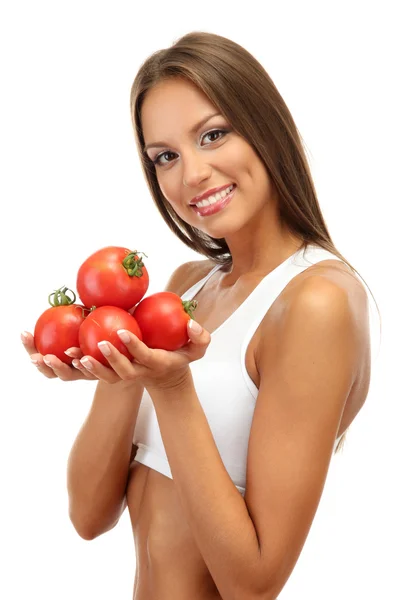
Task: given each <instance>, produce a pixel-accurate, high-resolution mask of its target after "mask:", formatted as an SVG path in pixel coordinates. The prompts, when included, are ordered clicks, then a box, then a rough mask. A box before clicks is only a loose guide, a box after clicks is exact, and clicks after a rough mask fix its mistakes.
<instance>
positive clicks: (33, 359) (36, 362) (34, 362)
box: [31, 358, 39, 367]
mask: <svg viewBox="0 0 400 600" xmlns="http://www.w3.org/2000/svg"><path fill="white" fill-rule="evenodd" d="M38 362H39V361H37V360H36V359H35V358H31V363H32V364H33V365H35V367H37V366H38Z"/></svg>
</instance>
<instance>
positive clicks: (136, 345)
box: [117, 329, 167, 369]
mask: <svg viewBox="0 0 400 600" xmlns="http://www.w3.org/2000/svg"><path fill="white" fill-rule="evenodd" d="M117 334H118V337H119V339H120V340H121V342H123V343H124V344H125V346H126V347H127V349H128V351H129V353H130V354H131V355H132V360H135V362H136V363H138V364H139V365H143V366H145V367H148V368H149V369H151V368H154V367H157V366H159V361H158V360H156V359H155V356H154V355H155V352H154V349H153V348H149V347H148V346H146V344H144V343H143V342H142V341H141V340H140V339H139V338H138V337H137V336H136V335H134V334H133V333H132V332H131V331H127V330H126V329H118V331H117ZM166 354H167V353H166Z"/></svg>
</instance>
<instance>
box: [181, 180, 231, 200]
mask: <svg viewBox="0 0 400 600" xmlns="http://www.w3.org/2000/svg"><path fill="white" fill-rule="evenodd" d="M231 185H233V186H234V187H235V184H234V183H228V184H227V185H222V186H220V187H216V188H212V189H211V190H208V191H207V192H204V194H199V195H198V196H195V197H194V198H193V200H191V201H190V203H189V204H190V206H193V205H195V204H197V203H198V202H201V201H202V200H206V199H207V198H209V197H210V196H215V194H217V193H218V192H222V191H223V190H226V189H227V188H228V187H230V186H231Z"/></svg>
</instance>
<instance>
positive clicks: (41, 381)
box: [0, 0, 400, 600]
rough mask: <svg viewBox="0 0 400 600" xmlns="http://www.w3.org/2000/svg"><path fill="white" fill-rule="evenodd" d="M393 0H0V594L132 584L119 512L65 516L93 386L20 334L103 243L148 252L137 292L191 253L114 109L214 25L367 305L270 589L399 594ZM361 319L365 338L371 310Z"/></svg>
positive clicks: (126, 593)
mask: <svg viewBox="0 0 400 600" xmlns="http://www.w3.org/2000/svg"><path fill="white" fill-rule="evenodd" d="M396 4H397V3H396V2H394V1H393V2H388V1H386V2H385V1H380V2H377V1H375V2H361V1H360V2H355V1H353V2H351V1H350V2H349V1H341V2H337V1H336V2H331V3H328V2H310V1H308V2H306V1H303V2H297V1H295V0H293V2H288V1H280V2H279V3H278V2H268V1H266V2H263V3H260V4H259V3H258V1H257V2H255V1H249V0H248V1H247V2H245V3H239V4H238V5H237V6H236V5H235V6H234V5H233V3H231V2H228V1H227V0H224V1H223V2H219V3H218V2H215V1H213V2H209V1H203V2H201V3H190V2H187V0H185V1H184V2H182V1H175V2H159V1H157V2H155V1H154V0H152V1H151V2H149V3H134V2H133V1H131V2H127V1H126V2H123V1H118V0H114V1H113V2H100V1H96V2H95V1H85V0H79V2H78V1H76V0H70V1H69V2H68V3H66V2H59V1H54V0H52V1H51V2H50V1H47V2H45V1H43V0H37V1H36V2H28V1H25V2H22V1H18V0H14V1H13V2H7V3H4V4H3V5H2V8H1V12H0V54H1V59H2V60H1V97H0V102H1V111H0V130H1V134H0V145H1V146H0V153H1V154H0V165H1V167H0V168H1V177H0V186H1V189H0V192H1V195H0V197H1V207H2V212H1V234H2V235H1V239H0V243H1V269H2V285H1V304H2V325H3V328H2V347H1V372H2V387H1V392H0V394H1V405H0V406H1V415H0V427H1V430H0V440H1V451H0V460H1V465H0V467H1V469H0V472H1V488H2V494H1V511H0V515H1V521H2V522H1V534H0V540H1V541H0V543H1V552H2V555H3V560H2V564H1V571H2V576H1V579H0V597H1V598H4V599H7V600H14V599H18V600H20V599H22V598H26V597H34V598H40V599H41V600H50V599H51V600H54V599H55V598H57V600H64V599H65V600H66V599H70V598H75V599H76V600H83V599H85V600H86V599H87V598H90V599H92V598H93V599H94V598H96V600H102V599H107V600H109V599H110V598H113V599H114V598H115V599H118V600H119V599H120V600H125V599H126V600H127V599H129V598H131V597H132V589H133V580H134V573H135V551H134V544H133V539H132V534H131V529H130V523H129V518H128V513H127V512H125V513H124V515H123V516H122V518H121V520H120V522H119V524H118V526H117V527H116V528H115V529H114V530H112V531H111V532H109V533H107V534H105V535H103V536H101V537H100V538H97V539H95V540H93V541H91V542H88V541H84V540H82V539H81V538H79V536H78V535H77V534H76V532H75V530H74V529H73V526H72V524H71V523H70V521H69V518H68V506H67V493H66V462H67V458H68V454H69V450H70V447H71V445H72V443H73V440H74V438H75V436H76V434H77V432H78V429H79V427H80V426H81V424H82V422H83V420H84V418H85V416H86V414H87V412H88V410H89V406H90V403H91V400H92V394H93V389H94V385H95V384H94V383H93V382H71V383H63V382H61V381H59V380H51V381H50V380H47V379H45V378H44V377H43V376H42V375H41V374H40V373H39V372H38V371H37V370H36V369H35V367H33V366H32V365H31V364H30V361H29V357H28V356H27V355H26V353H25V351H24V350H23V347H22V344H21V343H20V338H19V335H20V332H21V331H22V330H24V329H27V330H29V331H33V328H34V324H35V321H36V319H37V318H38V317H39V315H40V314H41V313H42V312H43V311H44V310H45V309H46V308H47V296H48V294H49V293H51V291H53V290H54V289H55V288H56V287H60V286H61V285H63V284H65V285H67V286H69V287H73V288H75V277H76V272H77V269H78V267H79V265H80V264H81V262H82V261H83V260H84V259H85V258H86V257H87V256H88V255H89V254H91V253H92V252H94V251H95V250H97V249H99V248H101V247H103V246H106V245H120V246H126V247H128V248H132V249H137V250H140V251H143V252H145V253H146V254H147V255H148V260H147V263H146V265H147V267H148V270H149V273H150V277H151V283H150V288H149V291H148V293H153V292H155V291H160V290H161V289H163V287H164V285H165V283H166V281H167V279H168V277H169V275H170V273H171V272H172V270H173V269H174V268H175V267H176V266H178V264H180V263H182V262H185V261H187V260H192V259H199V258H202V257H201V256H200V255H197V254H195V253H194V252H192V251H190V250H189V249H187V248H186V246H184V245H183V244H182V243H181V242H180V241H179V240H177V239H175V238H174V236H173V234H172V233H171V232H170V231H169V229H168V228H167V226H166V225H165V224H164V222H163V220H162V219H161V217H160V216H159V214H158V212H157V211H156V209H155V207H154V206H153V202H152V199H151V197H150V194H149V192H148V190H147V188H146V185H145V183H144V179H143V176H142V173H141V170H140V166H139V160H138V157H137V155H136V148H135V145H134V138H133V132H132V126H131V121H130V114H129V93H130V87H131V84H132V81H133V78H134V76H135V74H136V71H137V69H138V68H139V66H140V65H141V63H142V62H143V61H144V60H145V59H146V58H147V56H148V55H149V54H150V53H152V52H154V51H155V50H158V49H160V48H164V47H167V46H169V45H171V44H172V43H173V42H174V41H175V40H176V39H177V38H178V37H179V36H181V35H183V34H185V33H187V32H189V31H192V30H203V31H209V32H212V33H217V34H220V35H224V36H226V37H230V38H231V39H233V40H234V41H236V42H238V43H239V44H241V45H242V46H244V47H245V48H247V49H248V50H249V51H250V52H252V53H253V54H254V55H255V57H256V58H257V59H258V60H259V61H260V62H261V63H262V64H263V66H264V67H265V68H266V70H267V71H268V72H269V74H270V75H271V77H272V79H273V81H274V82H275V84H276V85H277V87H278V89H279V91H280V92H281V94H282V96H283V98H284V99H285V101H286V103H287V104H288V106H289V109H290V110H291V112H292V114H293V117H294V119H295V121H296V123H297V125H298V127H299V130H300V132H301V134H302V136H303V138H304V140H305V142H306V145H307V151H308V153H309V157H310V163H311V168H312V173H313V176H314V180H315V185H316V188H317V192H318V196H319V201H320V204H321V208H322V211H323V214H324V217H325V219H326V222H327V224H328V228H329V230H330V233H331V235H332V238H333V240H334V242H335V244H336V245H337V247H338V249H339V250H340V251H341V252H342V254H343V255H344V256H345V257H346V258H348V260H350V262H351V263H352V264H353V265H354V266H355V267H356V268H357V269H358V271H359V272H360V273H361V275H362V276H363V277H364V279H365V280H366V281H367V283H368V285H369V286H370V288H371V290H372V292H373V294H374V296H375V298H376V300H377V302H378V305H379V308H380V311H381V315H382V326H383V331H382V344H381V347H380V349H379V347H378V346H379V339H378V341H377V343H375V342H374V343H375V345H374V348H375V350H374V363H373V373H372V381H371V387H370V393H369V397H368V400H367V403H366V405H365V406H364V408H363V409H362V411H361V413H360V415H359V416H358V418H357V419H356V421H355V423H354V424H353V426H352V427H351V430H350V432H349V434H348V441H347V444H346V446H345V450H344V452H343V453H342V454H341V455H340V456H336V457H335V458H334V460H333V463H332V468H331V472H330V475H329V478H328V481H327V484H326V488H325V492H324V496H323V499H322V501H321V505H320V509H319V511H318V514H317V517H316V519H315V521H314V526H313V528H312V531H311V533H310V536H309V539H308V541H307V543H306V546H305V548H304V553H303V555H302V556H301V558H300V560H299V562H298V565H297V567H296V569H295V571H294V572H293V575H292V577H291V579H290V580H289V582H288V584H287V586H286V588H285V590H284V592H282V594H281V596H280V598H282V599H283V600H285V599H286V600H288V599H296V600H298V599H299V598H307V599H308V600H312V599H314V598H315V599H317V598H318V599H319V600H320V599H321V598H323V599H324V600H331V599H332V600H333V599H334V598H335V599H336V598H340V599H341V600H353V599H355V598H388V599H392V598H393V599H395V598H399V597H400V584H399V582H398V578H397V575H396V571H397V567H398V559H399V551H398V539H399V534H400V527H399V516H398V507H399V504H400V496H399V493H398V491H397V490H398V485H397V479H398V476H399V454H400V453H399V443H398V427H399V426H398V423H399V418H400V412H399V406H398V399H399V393H398V338H399V334H400V331H399V318H398V314H399V311H398V297H397V295H396V293H395V290H396V289H398V287H397V282H396V279H397V276H398V273H399V257H398V252H397V241H396V240H397V239H398V222H397V218H396V215H397V216H398V211H397V210H396V209H397V207H398V203H399V192H398V189H399V185H398V173H399V166H398V163H399V152H398V140H399V134H400V128H399V116H398V107H399V106H400V97H399V85H398V73H399V70H398V57H399V53H400V44H399V36H398V22H396V19H395V9H396ZM261 5H262V7H263V13H262V15H261V14H260V6H261ZM373 307H374V305H373ZM375 312H376V311H375ZM372 329H373V336H374V335H375V333H376V331H378V336H379V322H378V321H377V320H376V321H373V327H372ZM396 555H397V556H396Z"/></svg>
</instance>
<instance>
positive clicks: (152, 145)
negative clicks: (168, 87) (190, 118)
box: [143, 113, 222, 152]
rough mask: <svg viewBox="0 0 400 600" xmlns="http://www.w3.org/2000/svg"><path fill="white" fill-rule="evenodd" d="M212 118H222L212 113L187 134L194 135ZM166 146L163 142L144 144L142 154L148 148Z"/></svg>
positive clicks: (218, 114) (219, 114)
mask: <svg viewBox="0 0 400 600" xmlns="http://www.w3.org/2000/svg"><path fill="white" fill-rule="evenodd" d="M213 117H222V115H221V113H214V114H212V115H207V116H206V117H204V118H203V119H202V120H201V121H199V122H198V123H196V125H194V126H193V127H192V128H191V129H190V131H189V133H196V131H197V130H198V129H200V127H202V126H203V125H205V123H207V121H209V120H210V119H212V118H213ZM168 145H169V144H166V143H165V142H153V143H152V144H146V146H145V147H144V149H143V152H147V150H148V149H149V148H161V147H164V146H168Z"/></svg>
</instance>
